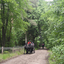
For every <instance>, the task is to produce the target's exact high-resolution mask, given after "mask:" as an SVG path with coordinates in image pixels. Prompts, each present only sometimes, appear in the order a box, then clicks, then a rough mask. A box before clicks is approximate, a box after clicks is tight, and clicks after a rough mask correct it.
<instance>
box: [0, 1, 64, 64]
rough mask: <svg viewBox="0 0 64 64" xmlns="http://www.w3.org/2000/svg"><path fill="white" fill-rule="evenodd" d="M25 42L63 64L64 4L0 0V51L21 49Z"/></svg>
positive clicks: (58, 2) (60, 2)
mask: <svg viewBox="0 0 64 64" xmlns="http://www.w3.org/2000/svg"><path fill="white" fill-rule="evenodd" d="M25 38H27V39H26V40H27V41H29V40H31V41H33V42H34V43H35V47H37V48H38V47H39V44H40V45H41V44H42V43H44V44H45V46H46V47H47V48H48V49H51V50H52V52H53V54H52V58H54V60H53V59H51V60H52V61H55V62H54V64H64V0H53V1H45V0H29V1H28V0H0V47H1V46H5V47H12V46H23V45H24V44H25ZM27 41H26V42H27Z"/></svg>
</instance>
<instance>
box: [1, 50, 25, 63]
mask: <svg viewBox="0 0 64 64" xmlns="http://www.w3.org/2000/svg"><path fill="white" fill-rule="evenodd" d="M23 52H24V50H21V51H20V52H19V51H17V52H15V53H9V52H8V53H4V54H0V62H1V61H3V60H7V59H9V58H13V57H15V56H18V55H21V54H23Z"/></svg>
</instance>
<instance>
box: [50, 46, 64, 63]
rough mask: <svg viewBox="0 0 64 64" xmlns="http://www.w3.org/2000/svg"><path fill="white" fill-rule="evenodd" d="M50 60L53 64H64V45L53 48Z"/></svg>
mask: <svg viewBox="0 0 64 64" xmlns="http://www.w3.org/2000/svg"><path fill="white" fill-rule="evenodd" d="M49 59H50V61H52V62H53V63H52V64H64V45H59V46H56V47H53V48H52V53H51V55H50V58H49ZM50 64H51V63H50Z"/></svg>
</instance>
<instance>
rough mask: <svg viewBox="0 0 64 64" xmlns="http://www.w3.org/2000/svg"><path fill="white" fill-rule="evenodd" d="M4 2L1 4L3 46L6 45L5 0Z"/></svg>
mask: <svg viewBox="0 0 64 64" xmlns="http://www.w3.org/2000/svg"><path fill="white" fill-rule="evenodd" d="M1 2H2V4H1V20H2V23H3V26H2V46H5V12H4V11H5V7H4V1H3V0H1Z"/></svg>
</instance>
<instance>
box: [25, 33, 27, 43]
mask: <svg viewBox="0 0 64 64" xmlns="http://www.w3.org/2000/svg"><path fill="white" fill-rule="evenodd" d="M25 43H27V32H26V33H25Z"/></svg>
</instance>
